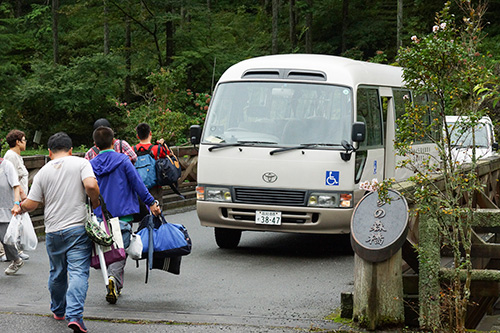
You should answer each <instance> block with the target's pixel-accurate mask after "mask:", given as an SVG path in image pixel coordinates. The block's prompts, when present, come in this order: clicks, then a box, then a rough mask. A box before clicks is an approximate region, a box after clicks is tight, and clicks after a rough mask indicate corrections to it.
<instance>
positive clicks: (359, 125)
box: [351, 121, 366, 142]
mask: <svg viewBox="0 0 500 333" xmlns="http://www.w3.org/2000/svg"><path fill="white" fill-rule="evenodd" d="M365 135H366V125H365V123H363V122H361V121H356V122H355V123H354V124H352V137H351V139H352V141H353V142H363V141H365Z"/></svg>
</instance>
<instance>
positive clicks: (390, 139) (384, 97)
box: [379, 87, 396, 179]
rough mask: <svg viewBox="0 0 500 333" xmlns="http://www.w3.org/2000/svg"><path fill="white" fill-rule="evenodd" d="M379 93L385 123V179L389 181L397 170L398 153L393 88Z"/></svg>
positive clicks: (385, 88) (384, 88)
mask: <svg viewBox="0 0 500 333" xmlns="http://www.w3.org/2000/svg"><path fill="white" fill-rule="evenodd" d="M379 93H380V99H381V107H382V120H383V121H384V125H383V128H384V147H385V150H384V152H385V156H384V161H385V163H384V166H385V167H384V179H387V178H393V177H394V176H395V170H396V152H395V151H394V139H395V135H396V133H395V126H394V121H395V119H394V118H395V116H394V98H393V96H392V89H391V88H387V87H381V88H380V89H379Z"/></svg>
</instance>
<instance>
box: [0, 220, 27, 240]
mask: <svg viewBox="0 0 500 333" xmlns="http://www.w3.org/2000/svg"><path fill="white" fill-rule="evenodd" d="M21 220H22V218H21V216H20V215H16V216H12V218H11V219H10V222H9V226H8V227H7V231H6V232H5V236H4V238H3V243H4V244H7V245H13V246H16V244H17V243H18V241H19V237H20V234H21V228H22V225H21Z"/></svg>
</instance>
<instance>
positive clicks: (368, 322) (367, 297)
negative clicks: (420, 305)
mask: <svg viewBox="0 0 500 333" xmlns="http://www.w3.org/2000/svg"><path fill="white" fill-rule="evenodd" d="M401 267H402V258H401V250H399V251H398V252H396V254H395V255H393V256H392V257H391V258H389V259H388V260H385V261H382V262H369V261H366V260H364V259H362V258H360V257H359V256H358V255H357V254H355V255H354V309H353V311H354V313H353V314H354V319H355V320H357V321H359V323H360V325H361V326H363V327H366V328H367V329H369V330H374V329H376V328H377V327H386V326H403V325H404V320H405V319H404V304H403V276H402V269H401Z"/></svg>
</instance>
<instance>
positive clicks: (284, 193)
mask: <svg viewBox="0 0 500 333" xmlns="http://www.w3.org/2000/svg"><path fill="white" fill-rule="evenodd" d="M234 192H235V200H234V202H237V203H248V204H261V205H280V206H305V205H306V191H293V190H276V189H262V188H241V187H237V188H235V189H234Z"/></svg>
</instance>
